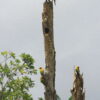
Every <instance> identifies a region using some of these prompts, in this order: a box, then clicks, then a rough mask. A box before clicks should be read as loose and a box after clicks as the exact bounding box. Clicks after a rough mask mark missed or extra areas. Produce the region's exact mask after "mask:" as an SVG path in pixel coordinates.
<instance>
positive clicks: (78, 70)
mask: <svg viewBox="0 0 100 100" xmlns="http://www.w3.org/2000/svg"><path fill="white" fill-rule="evenodd" d="M75 71H76V74H77V75H78V76H79V74H80V68H79V66H76V67H75Z"/></svg>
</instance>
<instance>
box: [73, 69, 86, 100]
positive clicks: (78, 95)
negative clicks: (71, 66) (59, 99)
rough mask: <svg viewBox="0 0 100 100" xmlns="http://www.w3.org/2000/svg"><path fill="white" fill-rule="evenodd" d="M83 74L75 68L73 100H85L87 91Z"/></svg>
mask: <svg viewBox="0 0 100 100" xmlns="http://www.w3.org/2000/svg"><path fill="white" fill-rule="evenodd" d="M83 85H84V83H83V74H80V71H78V72H76V70H74V82H73V89H72V90H71V94H72V100H85V92H84V88H83Z"/></svg>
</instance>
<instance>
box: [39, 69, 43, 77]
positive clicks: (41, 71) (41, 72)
mask: <svg viewBox="0 0 100 100" xmlns="http://www.w3.org/2000/svg"><path fill="white" fill-rule="evenodd" d="M39 71H40V74H41V75H44V68H43V67H40V68H39Z"/></svg>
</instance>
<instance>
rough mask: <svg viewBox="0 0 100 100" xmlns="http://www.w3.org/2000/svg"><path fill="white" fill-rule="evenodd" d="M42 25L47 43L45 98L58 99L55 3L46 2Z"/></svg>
mask: <svg viewBox="0 0 100 100" xmlns="http://www.w3.org/2000/svg"><path fill="white" fill-rule="evenodd" d="M42 27H43V35H44V44H45V64H46V65H45V66H46V70H47V71H48V72H47V73H45V74H44V75H43V76H42V77H43V79H44V82H43V83H44V87H45V92H44V95H45V100H56V90H55V71H56V70H55V65H56V61H55V48H54V38H53V3H52V1H50V2H44V4H43V13H42Z"/></svg>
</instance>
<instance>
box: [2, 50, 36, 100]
mask: <svg viewBox="0 0 100 100" xmlns="http://www.w3.org/2000/svg"><path fill="white" fill-rule="evenodd" d="M0 57H1V59H2V61H1V63H0V100H33V99H32V96H31V94H29V89H30V88H32V87H34V81H33V80H32V79H31V78H30V75H32V74H36V72H37V71H36V69H35V67H34V59H33V58H32V56H30V55H29V54H25V53H23V54H21V55H20V56H19V57H16V55H15V53H13V52H7V51H4V52H1V53H0Z"/></svg>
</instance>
